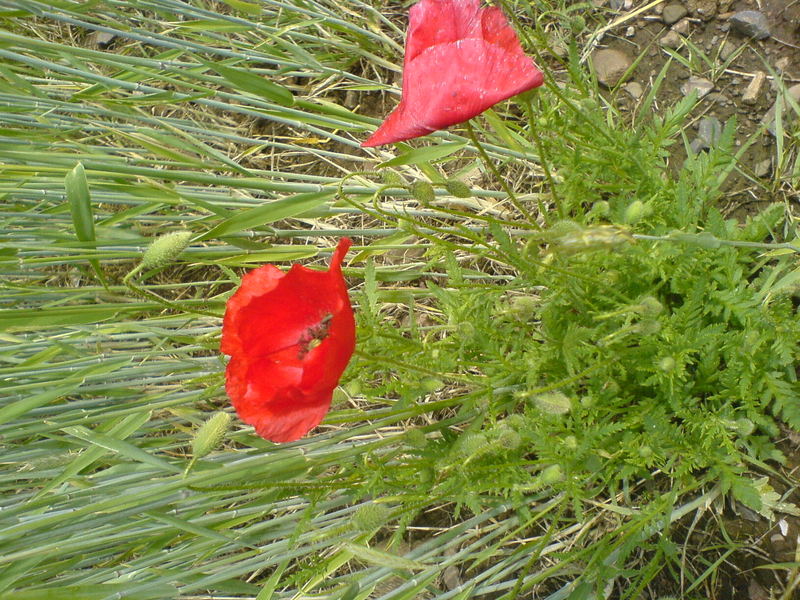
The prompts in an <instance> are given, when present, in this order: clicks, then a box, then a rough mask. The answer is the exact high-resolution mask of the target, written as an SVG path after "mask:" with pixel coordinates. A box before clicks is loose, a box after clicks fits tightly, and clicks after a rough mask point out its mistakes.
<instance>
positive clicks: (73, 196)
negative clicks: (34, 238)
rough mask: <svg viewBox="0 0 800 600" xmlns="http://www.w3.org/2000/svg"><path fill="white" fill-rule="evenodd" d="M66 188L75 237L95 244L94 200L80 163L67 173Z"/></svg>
mask: <svg viewBox="0 0 800 600" xmlns="http://www.w3.org/2000/svg"><path fill="white" fill-rule="evenodd" d="M64 187H65V188H66V192H67V201H68V202H69V210H70V213H72V224H73V225H74V227H75V237H77V238H78V240H80V241H81V242H93V241H94V240H95V237H94V217H93V215H92V200H91V197H90V195H89V183H88V182H87V181H86V172H85V171H84V170H83V164H81V163H78V164H77V165H75V168H74V169H72V170H71V171H70V172H69V173H67V177H66V178H65V180H64Z"/></svg>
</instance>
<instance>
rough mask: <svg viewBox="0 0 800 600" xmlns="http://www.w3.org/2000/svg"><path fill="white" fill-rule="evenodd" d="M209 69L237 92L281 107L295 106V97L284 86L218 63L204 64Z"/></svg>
mask: <svg viewBox="0 0 800 600" xmlns="http://www.w3.org/2000/svg"><path fill="white" fill-rule="evenodd" d="M204 64H205V65H206V66H207V67H208V68H209V69H213V70H214V71H216V72H217V73H219V74H220V75H222V77H223V78H225V79H226V80H227V81H228V83H230V84H231V85H232V86H233V87H234V88H236V90H237V91H240V92H249V93H250V94H253V95H254V96H258V97H259V98H266V99H268V100H270V101H272V102H275V103H276V104H280V105H281V106H293V105H294V95H293V94H292V92H291V91H290V90H289V89H287V88H285V87H284V86H282V85H279V84H277V83H273V82H271V81H269V80H267V79H264V77H263V76H262V75H256V74H255V73H249V72H248V71H243V70H241V69H236V68H234V67H223V66H222V65H220V64H217V63H204Z"/></svg>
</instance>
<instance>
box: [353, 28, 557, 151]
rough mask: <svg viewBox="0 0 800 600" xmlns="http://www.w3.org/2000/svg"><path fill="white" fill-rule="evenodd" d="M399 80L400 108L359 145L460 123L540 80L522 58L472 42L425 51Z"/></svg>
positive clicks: (473, 40)
mask: <svg viewBox="0 0 800 600" xmlns="http://www.w3.org/2000/svg"><path fill="white" fill-rule="evenodd" d="M403 77H404V80H403V99H402V100H401V102H400V105H399V106H398V107H397V108H396V109H395V110H394V112H392V114H390V115H389V118H387V119H386V121H384V123H383V124H382V125H381V126H380V127H379V128H378V129H377V131H375V133H374V134H373V135H372V136H371V137H370V138H369V139H368V140H367V141H366V142H364V143H363V144H362V146H380V145H382V144H389V143H392V142H399V141H402V140H407V139H411V138H414V137H418V136H420V135H426V134H428V133H430V132H432V131H436V130H438V129H444V128H445V127H449V126H450V125H455V124H456V123H463V122H464V121H467V120H469V119H471V118H472V117H475V116H477V115H479V114H481V113H482V112H483V111H485V110H486V109H487V108H491V107H492V106H494V105H495V104H497V103H498V102H502V101H503V100H506V99H508V98H510V97H511V96H515V95H516V94H519V93H521V92H524V91H526V90H529V89H532V88H535V87H538V86H540V85H541V84H542V81H543V75H542V72H541V71H540V70H539V69H537V68H536V65H535V64H534V62H533V60H531V59H530V58H529V57H528V56H526V55H525V54H523V53H521V52H520V53H513V52H508V51H506V50H505V49H504V48H503V47H501V46H498V45H496V44H490V43H488V42H485V41H483V40H476V39H467V40H460V41H458V42H454V43H449V44H440V45H438V46H433V47H431V48H429V49H427V50H425V51H424V52H422V53H421V54H420V55H419V56H417V58H416V59H415V60H414V61H412V62H411V63H410V64H409V65H408V66H407V67H406V71H405V73H404V75H403Z"/></svg>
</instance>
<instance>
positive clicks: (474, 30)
mask: <svg viewBox="0 0 800 600" xmlns="http://www.w3.org/2000/svg"><path fill="white" fill-rule="evenodd" d="M480 10H481V3H480V0H455V1H454V0H422V2H418V3H417V4H415V5H414V6H412V7H411V10H409V12H408V33H407V34H406V54H405V61H404V62H405V64H406V65H408V63H409V62H411V61H412V60H414V59H415V58H416V57H417V56H418V55H419V54H420V53H422V52H423V51H425V50H426V49H428V48H430V47H431V46H436V45H438V44H447V43H450V42H456V41H458V40H463V39H465V38H470V37H480V23H481V21H480V18H479V15H480ZM500 15H501V16H502V13H500ZM512 33H513V31H512Z"/></svg>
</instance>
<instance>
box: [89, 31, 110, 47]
mask: <svg viewBox="0 0 800 600" xmlns="http://www.w3.org/2000/svg"><path fill="white" fill-rule="evenodd" d="M87 39H88V41H89V46H93V47H95V48H100V49H101V50H105V49H106V48H108V47H109V46H110V45H111V43H112V42H113V41H114V40H115V39H117V36H116V35H114V34H113V33H106V32H105V31H93V32H92V33H90V34H89V37H88V38H87Z"/></svg>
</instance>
